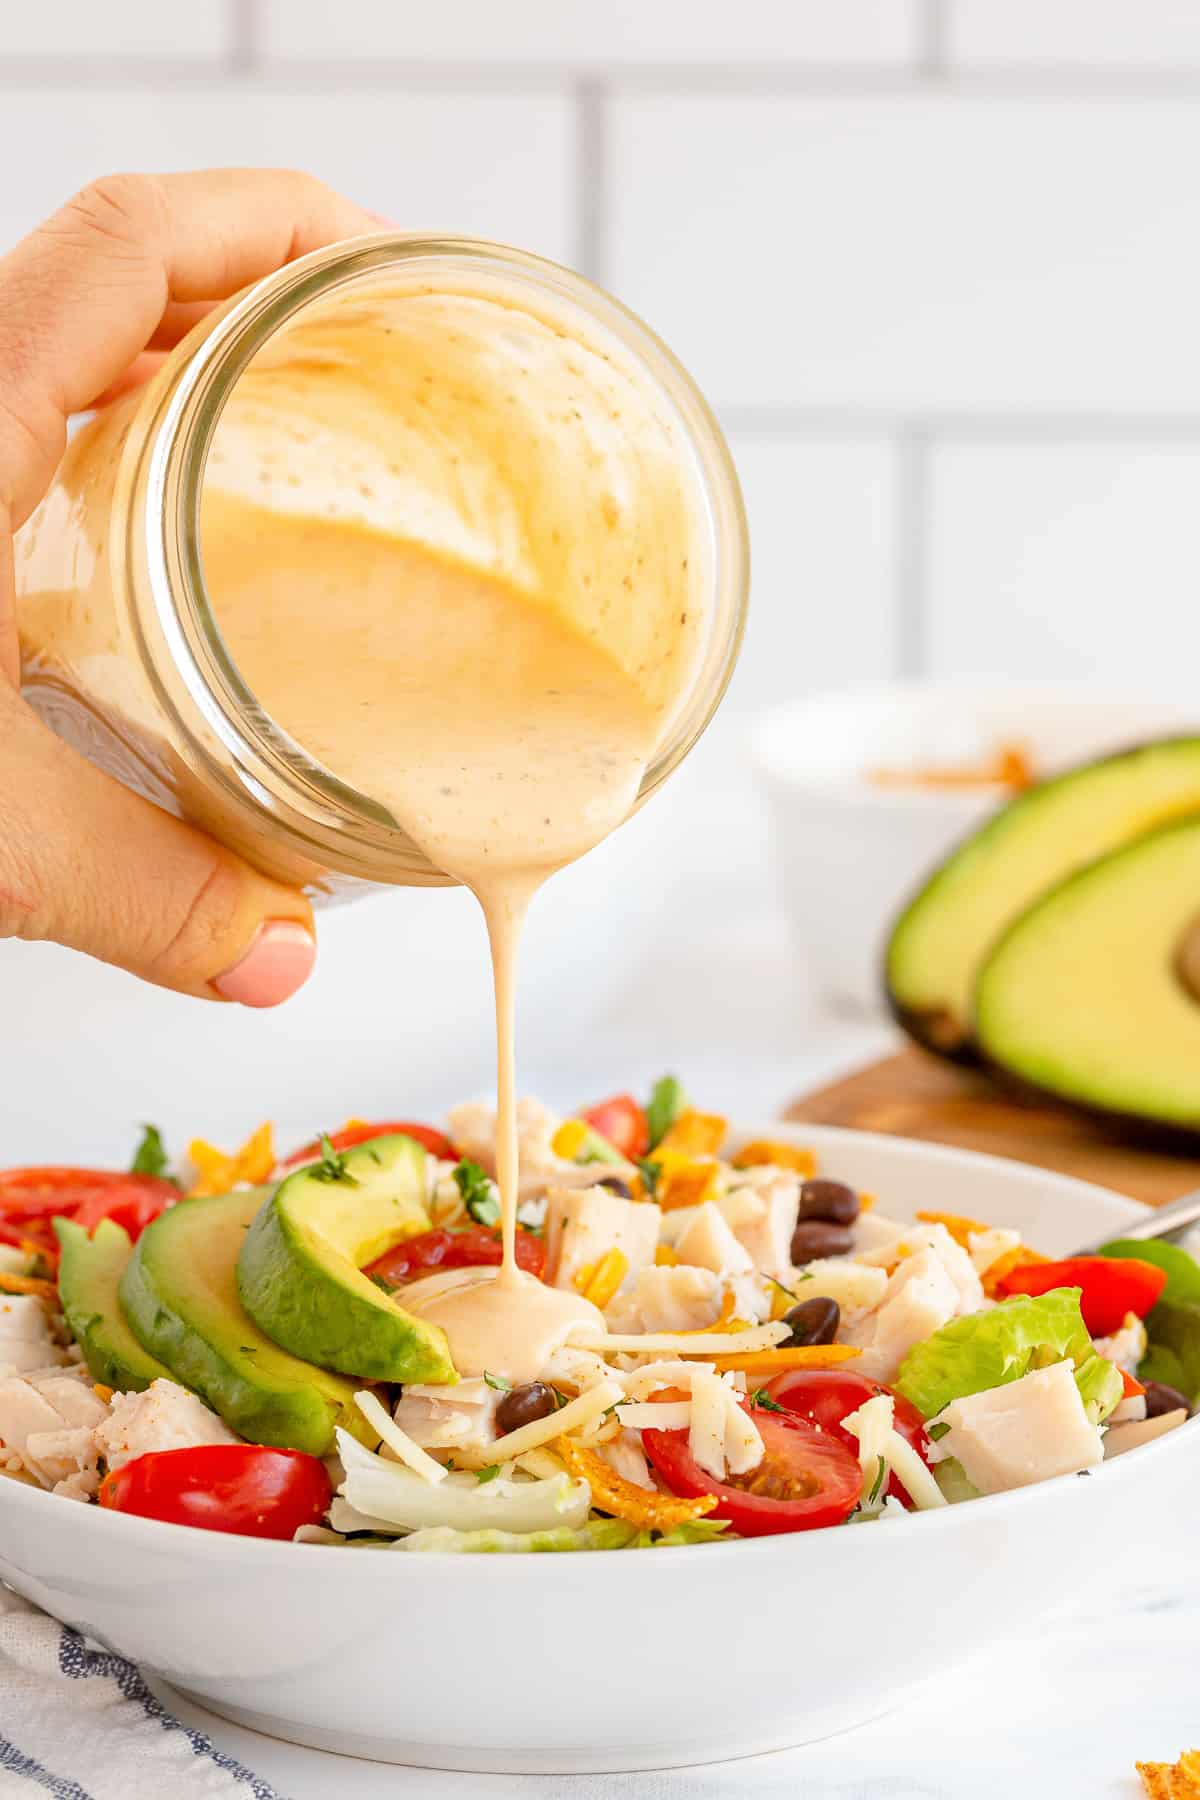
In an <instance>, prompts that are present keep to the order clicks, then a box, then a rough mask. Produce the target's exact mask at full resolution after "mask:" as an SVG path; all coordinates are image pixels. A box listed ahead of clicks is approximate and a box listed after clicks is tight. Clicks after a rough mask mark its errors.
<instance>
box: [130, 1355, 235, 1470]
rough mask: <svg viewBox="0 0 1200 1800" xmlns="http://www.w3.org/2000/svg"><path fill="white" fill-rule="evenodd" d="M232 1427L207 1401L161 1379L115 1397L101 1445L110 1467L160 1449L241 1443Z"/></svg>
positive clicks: (187, 1448)
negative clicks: (136, 1390) (140, 1391)
mask: <svg viewBox="0 0 1200 1800" xmlns="http://www.w3.org/2000/svg"><path fill="white" fill-rule="evenodd" d="M238 1442H239V1439H238V1438H237V1437H236V1436H235V1435H234V1433H233V1432H232V1431H230V1429H229V1427H228V1425H226V1424H225V1423H224V1421H223V1420H222V1419H219V1418H218V1417H217V1415H216V1413H215V1412H210V1411H209V1409H208V1407H207V1406H205V1404H204V1402H203V1400H201V1399H199V1398H198V1396H197V1395H195V1394H192V1393H189V1392H188V1390H187V1388H184V1387H180V1386H179V1384H178V1383H177V1382H174V1381H167V1380H166V1379H164V1378H162V1377H160V1378H159V1380H158V1381H152V1382H151V1383H150V1386H149V1387H148V1388H147V1389H146V1391H145V1392H144V1393H141V1394H115V1395H114V1396H113V1400H112V1406H111V1409H110V1411H109V1413H108V1416H107V1418H105V1419H104V1421H103V1423H102V1424H100V1425H98V1426H97V1428H96V1444H97V1447H98V1449H99V1451H100V1454H101V1456H103V1458H104V1460H105V1462H106V1463H107V1464H108V1466H109V1468H110V1469H119V1468H121V1467H122V1465H123V1464H125V1463H127V1462H132V1461H133V1460H134V1458H135V1457H138V1456H147V1455H149V1454H150V1452H151V1451H154V1450H191V1449H198V1448H199V1447H200V1446H201V1445H202V1444H236V1443H238Z"/></svg>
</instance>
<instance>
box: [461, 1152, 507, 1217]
mask: <svg viewBox="0 0 1200 1800" xmlns="http://www.w3.org/2000/svg"><path fill="white" fill-rule="evenodd" d="M454 1185H455V1187H456V1188H457V1189H458V1191H459V1193H460V1194H461V1195H462V1199H463V1205H464V1206H465V1207H466V1209H467V1211H468V1212H469V1213H470V1215H471V1217H472V1218H473V1219H474V1221H475V1223H476V1224H477V1225H498V1224H499V1223H500V1202H499V1200H497V1198H496V1195H495V1193H494V1192H493V1190H492V1184H491V1182H490V1181H489V1180H488V1178H487V1176H486V1175H485V1174H484V1172H483V1170H482V1169H481V1168H480V1166H479V1164H478V1163H476V1162H471V1161H470V1160H469V1159H468V1158H467V1157H465V1156H464V1158H463V1160H462V1161H461V1162H460V1163H456V1164H455V1165H454Z"/></svg>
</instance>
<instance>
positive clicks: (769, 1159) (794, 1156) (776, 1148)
mask: <svg viewBox="0 0 1200 1800" xmlns="http://www.w3.org/2000/svg"><path fill="white" fill-rule="evenodd" d="M767 1164H771V1165H772V1166H773V1167H774V1168H776V1169H792V1170H794V1171H795V1173H796V1174H797V1175H803V1176H804V1178H805V1179H806V1180H807V1179H808V1177H809V1176H811V1175H815V1174H816V1172H817V1159H816V1156H815V1155H814V1154H813V1152H812V1151H811V1150H800V1149H798V1148H797V1146H796V1145H795V1144H785V1143H783V1142H781V1141H780V1140H779V1139H778V1138H755V1139H754V1142H753V1143H750V1144H746V1145H745V1146H744V1148H742V1149H741V1150H739V1151H738V1153H737V1155H736V1156H735V1157H734V1159H733V1166H734V1168H735V1169H761V1168H764V1167H765V1166H766V1165H767Z"/></svg>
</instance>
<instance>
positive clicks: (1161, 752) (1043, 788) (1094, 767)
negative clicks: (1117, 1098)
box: [880, 733, 1200, 1143]
mask: <svg viewBox="0 0 1200 1800" xmlns="http://www.w3.org/2000/svg"><path fill="white" fill-rule="evenodd" d="M1167 763H1175V764H1176V765H1177V766H1178V767H1179V768H1180V769H1181V770H1187V769H1188V768H1189V767H1190V765H1192V764H1193V763H1194V764H1195V765H1196V770H1197V773H1196V778H1195V784H1194V788H1193V789H1192V790H1191V792H1190V794H1188V795H1187V796H1186V797H1185V792H1184V787H1185V784H1184V783H1181V784H1180V791H1179V792H1178V794H1177V795H1176V797H1175V799H1174V800H1173V801H1172V802H1171V803H1170V804H1169V805H1167V804H1164V812H1163V815H1162V816H1163V817H1164V818H1170V819H1175V818H1180V817H1182V816H1184V815H1186V813H1187V812H1188V811H1189V810H1190V809H1191V808H1197V807H1200V736H1196V735H1193V734H1184V733H1176V734H1170V735H1167V736H1163V737H1160V738H1151V739H1148V740H1147V741H1146V742H1144V743H1138V744H1131V745H1129V746H1127V747H1126V748H1125V749H1122V750H1115V751H1109V752H1107V753H1106V754H1105V755H1104V756H1102V757H1096V758H1091V759H1089V760H1088V761H1086V762H1083V763H1079V764H1077V765H1075V766H1074V767H1072V768H1069V769H1064V770H1062V771H1061V772H1060V773H1058V774H1056V775H1054V776H1052V777H1051V778H1050V779H1048V780H1046V781H1041V782H1038V783H1037V784H1036V785H1035V786H1033V787H1032V788H1029V789H1027V790H1026V791H1025V792H1024V793H1021V794H1017V795H1015V796H1014V797H1013V798H1012V799H1011V800H1009V801H1007V802H1006V803H1004V804H1003V805H1001V806H1000V807H999V808H998V809H997V810H996V811H995V812H994V813H992V814H991V816H990V817H989V818H987V819H985V820H984V821H983V823H982V824H980V825H977V826H976V827H975V828H974V829H973V830H971V831H969V832H968V833H967V834H966V836H965V837H963V838H962V839H961V840H960V841H959V842H958V843H957V844H956V845H955V846H954V847H953V848H952V849H951V850H950V852H949V853H948V854H947V855H946V856H945V857H944V858H943V859H942V861H941V862H940V863H939V864H938V865H937V867H936V868H935V869H933V870H932V871H931V873H930V874H929V875H928V876H927V877H926V879H925V880H924V881H923V882H922V883H921V885H920V887H919V888H918V889H917V890H916V892H915V893H914V894H913V895H912V896H911V898H910V899H909V900H908V901H907V902H906V903H905V905H904V906H903V907H902V908H901V910H900V912H899V914H898V916H897V918H896V920H895V923H894V924H893V925H892V927H891V930H890V931H889V933H888V937H887V942H886V945H885V947H884V953H883V957H882V965H881V969H880V977H881V985H882V989H883V996H884V999H885V1001H886V1004H887V1007H888V1010H889V1012H890V1013H891V1015H892V1017H893V1018H894V1019H895V1021H896V1023H897V1024H898V1025H899V1026H900V1027H901V1029H902V1030H903V1031H904V1032H906V1033H907V1035H908V1036H909V1037H911V1038H913V1039H914V1040H915V1042H916V1043H918V1044H920V1045H921V1047H922V1048H923V1049H925V1050H928V1051H930V1052H931V1053H932V1054H933V1055H935V1056H938V1057H940V1058H941V1059H942V1060H943V1061H947V1062H953V1063H958V1064H961V1065H963V1066H966V1067H978V1066H981V1065H982V1066H987V1065H988V1063H989V1058H988V1057H987V1055H986V1054H985V1053H984V1052H983V1051H982V1050H981V1049H980V1046H979V1044H978V1042H977V1038H976V1031H975V1025H974V1021H973V1019H972V1018H971V1017H969V1016H964V1017H959V1016H957V1014H956V1012H955V1011H954V1010H953V1009H952V1008H951V1007H948V1006H938V1007H927V1006H920V1005H914V1004H913V1003H912V1001H911V999H909V998H906V997H905V992H904V990H905V987H906V985H908V983H906V980H905V976H904V974H903V973H902V970H903V968H904V962H905V958H906V954H907V951H906V942H905V940H906V936H907V934H908V931H909V929H910V927H912V926H914V925H915V924H918V923H919V922H920V921H921V919H922V916H923V915H925V914H927V913H928V911H929V909H930V908H931V907H935V906H938V905H942V904H962V900H961V897H960V896H958V895H957V894H956V893H955V891H954V883H955V880H956V877H957V876H958V873H959V871H960V869H961V868H962V866H963V865H964V864H965V863H967V862H968V859H990V858H991V857H992V856H1002V855H1003V853H1004V846H1005V843H1006V841H1007V839H1008V838H1009V835H1010V832H1012V830H1013V829H1014V828H1016V830H1017V831H1020V828H1021V825H1022V822H1023V821H1024V820H1027V819H1029V820H1034V821H1036V819H1037V816H1038V814H1039V812H1040V811H1041V809H1042V807H1043V805H1044V804H1045V802H1047V801H1049V802H1050V803H1051V804H1054V803H1056V802H1061V801H1062V800H1063V799H1064V798H1067V797H1069V795H1070V794H1071V791H1072V789H1073V788H1075V787H1076V786H1077V784H1079V783H1081V782H1086V781H1088V779H1089V777H1091V776H1093V775H1099V776H1101V777H1103V778H1107V777H1111V776H1117V777H1120V776H1122V775H1123V774H1125V773H1127V772H1128V773H1130V774H1131V775H1136V774H1137V773H1138V771H1139V765H1140V766H1141V767H1143V768H1144V769H1145V770H1147V771H1148V774H1149V777H1150V778H1151V779H1152V778H1153V773H1154V770H1155V769H1156V768H1162V767H1163V766H1164V765H1166V764H1167ZM1154 828H1155V827H1154V826H1153V825H1147V826H1144V827H1142V829H1154ZM1138 835H1140V830H1139V829H1138V828H1133V829H1131V830H1127V831H1125V832H1123V833H1120V834H1115V835H1114V837H1113V840H1112V842H1111V843H1110V844H1109V846H1108V848H1107V850H1106V851H1104V852H1102V854H1109V853H1111V852H1113V851H1115V850H1117V849H1119V848H1120V847H1122V846H1123V845H1126V844H1128V843H1129V842H1130V841H1131V840H1132V839H1134V838H1136V837H1137V836H1138ZM1018 841H1019V840H1018ZM1089 860H1090V859H1086V858H1085V859H1084V861H1083V864H1082V866H1087V862H1088V861H1089ZM1080 866H1081V863H1080V859H1079V858H1078V857H1076V858H1074V859H1072V858H1071V857H1070V856H1067V857H1066V858H1064V860H1063V862H1062V864H1061V866H1059V867H1058V868H1055V869H1051V870H1049V871H1048V873H1047V876H1046V882H1045V887H1044V889H1043V890H1042V894H1044V893H1047V892H1049V891H1051V890H1052V889H1053V888H1055V887H1057V886H1058V885H1059V883H1060V882H1061V881H1062V880H1063V879H1064V878H1067V877H1069V876H1070V875H1071V874H1072V873H1073V872H1074V871H1076V870H1077V869H1079V868H1080ZM998 879H1000V880H1001V881H1002V880H1003V874H1002V873H1000V874H999V876H998ZM1042 894H1037V895H1034V896H1033V897H1032V898H1031V899H1029V900H1027V901H1026V902H1025V903H1024V904H1020V905H1018V906H1017V907H1016V909H1015V912H1014V913H1013V914H1011V915H1010V917H1009V918H1008V919H1007V920H1006V921H1004V922H1003V923H1002V924H1001V926H1000V927H999V930H998V932H997V936H996V938H995V939H994V940H993V943H995V942H998V941H999V937H1000V936H1001V935H1002V934H1003V933H1004V932H1006V931H1007V930H1008V928H1009V927H1010V926H1011V925H1012V924H1013V923H1014V921H1015V917H1016V916H1018V915H1020V914H1023V913H1024V911H1025V910H1026V907H1027V906H1034V905H1036V904H1037V903H1038V900H1040V899H1041V898H1042ZM981 966H982V964H980V965H979V967H981ZM978 973H979V968H978V967H977V969H976V975H977V976H978ZM1088 1110H1090V1111H1092V1112H1093V1114H1094V1116H1097V1117H1100V1118H1102V1119H1103V1118H1108V1119H1109V1120H1110V1121H1117V1122H1120V1121H1121V1120H1122V1119H1123V1117H1124V1115H1122V1114H1119V1113H1105V1112H1104V1111H1103V1110H1100V1109H1088ZM1171 1141H1174V1142H1177V1143H1179V1142H1183V1141H1184V1140H1182V1139H1179V1138H1177V1137H1176V1138H1173V1139H1172V1140H1171Z"/></svg>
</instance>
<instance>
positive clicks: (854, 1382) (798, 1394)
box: [767, 1369, 929, 1507]
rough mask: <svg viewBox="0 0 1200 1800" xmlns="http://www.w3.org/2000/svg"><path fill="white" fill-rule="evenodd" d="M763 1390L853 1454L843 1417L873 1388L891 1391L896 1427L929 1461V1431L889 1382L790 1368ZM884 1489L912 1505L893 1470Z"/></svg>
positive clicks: (847, 1373)
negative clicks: (886, 1383)
mask: <svg viewBox="0 0 1200 1800" xmlns="http://www.w3.org/2000/svg"><path fill="white" fill-rule="evenodd" d="M767 1393H768V1394H769V1395H770V1396H771V1399H772V1400H774V1401H775V1402H776V1404H777V1405H779V1406H786V1407H787V1409H788V1411H789V1412H790V1413H795V1414H796V1415H797V1417H798V1418H801V1419H807V1420H808V1422H809V1424H810V1425H815V1426H816V1427H817V1428H818V1430H820V1431H826V1432H828V1433H829V1435H830V1436H831V1437H833V1438H836V1439H837V1441H838V1443H839V1444H845V1446H846V1448H847V1449H848V1450H849V1451H850V1452H851V1453H852V1455H854V1456H855V1457H857V1455H858V1439H857V1438H856V1437H855V1435H854V1433H853V1432H852V1431H847V1430H845V1428H844V1427H843V1425H842V1420H843V1419H844V1418H845V1417H846V1415H847V1414H848V1413H852V1412H857V1411H858V1408H859V1407H860V1406H862V1405H863V1404H864V1402H865V1401H867V1400H873V1399H874V1398H875V1396H876V1395H877V1394H891V1395H892V1399H893V1401H894V1402H895V1415H894V1418H895V1426H896V1430H897V1431H898V1432H899V1433H900V1436H901V1437H902V1438H904V1440H905V1441H906V1443H909V1444H911V1445H912V1447H913V1449H914V1450H915V1451H916V1453H917V1455H918V1456H919V1457H920V1458H921V1460H922V1462H924V1463H926V1464H928V1462H929V1434H928V1433H927V1432H926V1430H925V1421H924V1419H923V1418H922V1417H921V1415H920V1413H919V1412H918V1411H917V1409H916V1407H915V1406H914V1405H913V1404H912V1402H911V1400H906V1399H905V1398H904V1396H903V1394H896V1393H892V1390H891V1388H889V1387H883V1386H882V1385H881V1384H880V1383H879V1382H878V1381H871V1380H869V1379H868V1378H867V1376H865V1375H855V1374H853V1373H852V1372H851V1371H850V1370H849V1369H789V1370H787V1372H786V1373H785V1374H783V1375H776V1376H775V1378H774V1380H773V1381H768V1383H767ZM887 1491H888V1493H889V1494H894V1495H895V1497H896V1499H897V1500H899V1501H901V1502H902V1504H903V1505H905V1506H908V1507H911V1505H912V1502H911V1500H910V1499H909V1497H908V1490H907V1488H904V1487H902V1486H901V1485H900V1483H899V1482H898V1481H897V1479H896V1477H895V1476H894V1475H892V1476H890V1477H889V1479H888V1489H887Z"/></svg>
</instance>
